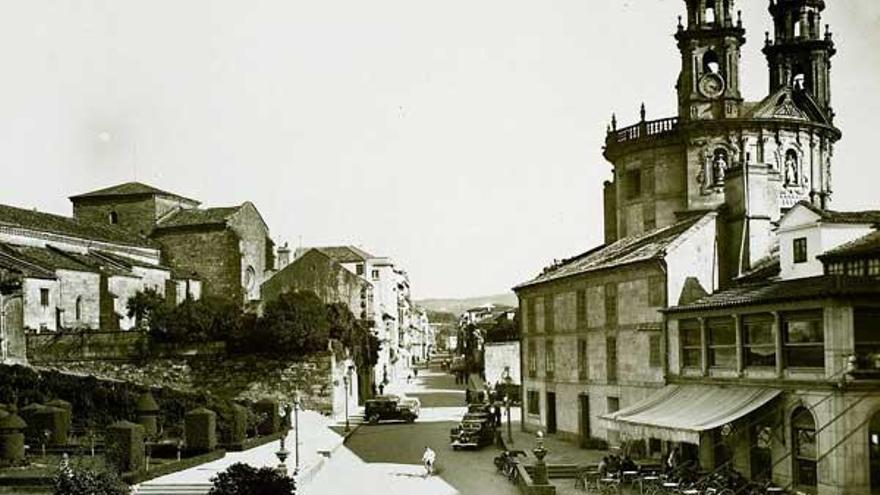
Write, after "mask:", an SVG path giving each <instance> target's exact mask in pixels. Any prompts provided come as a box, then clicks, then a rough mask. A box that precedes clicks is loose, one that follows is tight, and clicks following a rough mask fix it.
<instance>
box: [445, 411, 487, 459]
mask: <svg viewBox="0 0 880 495" xmlns="http://www.w3.org/2000/svg"><path fill="white" fill-rule="evenodd" d="M494 440H495V428H494V427H493V426H492V417H491V415H490V414H489V413H485V412H469V413H467V414H465V415H464V417H463V418H462V419H461V423H459V425H458V426H457V427H455V428H452V429H451V430H449V441H450V444H451V445H452V448H453V450H458V449H462V448H468V447H475V448H481V447H483V446H485V445H489V444H491V443H492V442H493V441H494Z"/></svg>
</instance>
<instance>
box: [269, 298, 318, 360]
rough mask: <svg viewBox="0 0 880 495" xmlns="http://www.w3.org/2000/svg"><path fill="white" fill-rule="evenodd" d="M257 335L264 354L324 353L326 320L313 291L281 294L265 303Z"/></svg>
mask: <svg viewBox="0 0 880 495" xmlns="http://www.w3.org/2000/svg"><path fill="white" fill-rule="evenodd" d="M257 327H258V330H257V332H256V333H257V334H258V336H259V338H260V339H261V342H262V343H263V345H264V349H263V351H264V352H269V353H275V354H296V355H301V354H309V353H313V352H320V351H325V350H327V342H328V339H329V338H330V319H329V317H328V312H327V310H326V308H325V306H324V303H323V302H322V301H321V299H319V298H318V296H317V295H315V293H314V292H284V293H282V294H281V295H280V296H278V299H275V300H273V301H270V302H269V303H268V304H266V308H265V310H264V311H263V317H262V318H260V320H259V322H258V325H257Z"/></svg>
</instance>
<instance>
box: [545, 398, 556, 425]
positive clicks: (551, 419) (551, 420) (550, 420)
mask: <svg viewBox="0 0 880 495" xmlns="http://www.w3.org/2000/svg"><path fill="white" fill-rule="evenodd" d="M552 433H556V392H547V434H548V435H550V434H552Z"/></svg>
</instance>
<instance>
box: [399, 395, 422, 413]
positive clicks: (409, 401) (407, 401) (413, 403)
mask: <svg viewBox="0 0 880 495" xmlns="http://www.w3.org/2000/svg"><path fill="white" fill-rule="evenodd" d="M400 403H401V404H403V405H405V406H407V407H409V408H410V410H411V411H413V412H414V413H415V414H416V417H418V416H419V414H421V412H422V401H420V400H419V399H417V398H415V397H406V396H403V397H401V398H400Z"/></svg>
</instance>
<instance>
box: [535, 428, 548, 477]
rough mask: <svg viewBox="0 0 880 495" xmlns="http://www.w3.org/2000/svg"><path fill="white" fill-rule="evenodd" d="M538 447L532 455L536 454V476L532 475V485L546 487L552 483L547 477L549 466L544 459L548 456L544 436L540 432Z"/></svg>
mask: <svg viewBox="0 0 880 495" xmlns="http://www.w3.org/2000/svg"><path fill="white" fill-rule="evenodd" d="M537 443H538V445H537V446H536V447H535V448H534V449H532V453H533V454H535V459H537V460H536V461H535V474H533V475H532V483H533V484H535V485H546V484H548V483H550V478H549V477H548V475H547V464H546V463H545V462H544V457H546V456H547V449H545V448H544V435H543V434H542V433H541V432H540V431H539V432H538V440H537Z"/></svg>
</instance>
